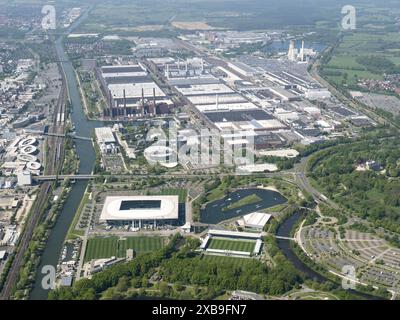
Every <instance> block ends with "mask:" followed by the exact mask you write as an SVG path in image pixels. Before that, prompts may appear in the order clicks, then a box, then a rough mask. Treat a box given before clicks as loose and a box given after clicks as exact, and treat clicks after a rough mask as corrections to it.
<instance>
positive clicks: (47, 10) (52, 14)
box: [42, 5, 57, 30]
mask: <svg viewBox="0 0 400 320" xmlns="http://www.w3.org/2000/svg"><path fill="white" fill-rule="evenodd" d="M42 14H43V15H44V17H43V19H42V28H43V29H44V30H55V29H56V27H57V25H56V8H55V7H54V6H52V5H45V6H43V8H42Z"/></svg>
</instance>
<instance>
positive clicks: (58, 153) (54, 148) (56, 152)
mask: <svg viewBox="0 0 400 320" xmlns="http://www.w3.org/2000/svg"><path fill="white" fill-rule="evenodd" d="M59 68H60V70H61V66H60V65H59ZM66 94H67V90H66V83H65V78H64V76H63V84H62V87H61V90H60V94H59V96H58V100H57V105H56V108H55V109H56V110H55V112H54V118H53V123H52V125H51V126H50V128H49V132H50V133H55V134H62V133H64V130H65V126H64V122H62V123H61V122H60V121H59V118H60V117H58V116H57V115H60V114H63V115H64V117H65V116H66V115H65V111H66V110H65V102H66ZM62 139H63V138H61V137H58V136H48V137H47V138H46V144H47V145H48V146H49V148H48V153H47V154H46V163H45V174H50V175H51V174H56V173H57V172H58V170H59V169H60V166H61V164H62V159H61V158H62V154H63V145H64V143H63V142H62ZM52 186H53V181H51V180H49V181H44V182H43V183H42V184H41V185H40V187H39V192H38V196H37V198H36V200H35V203H34V205H33V207H32V209H31V212H30V214H29V217H28V219H27V221H26V223H25V226H24V228H23V231H22V233H21V237H20V239H19V243H18V247H17V248H16V252H15V255H14V259H13V261H12V264H11V268H10V270H9V271H8V274H7V278H6V281H5V284H4V286H3V289H2V291H1V293H0V300H8V299H10V298H11V296H12V293H13V289H14V287H15V285H16V284H17V281H18V276H19V273H20V270H21V267H22V265H23V261H24V256H25V252H26V250H27V248H28V246H29V243H30V241H31V239H32V236H33V232H34V230H35V228H36V226H37V225H38V223H40V219H41V217H42V214H43V208H45V207H46V206H45V205H46V203H47V201H48V198H49V196H50V194H51V193H50V191H51V188H52Z"/></svg>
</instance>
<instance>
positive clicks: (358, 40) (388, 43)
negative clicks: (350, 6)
mask: <svg viewBox="0 0 400 320" xmlns="http://www.w3.org/2000/svg"><path fill="white" fill-rule="evenodd" d="M398 47H400V36H399V34H398V33H396V32H386V33H384V34H382V33H381V32H376V33H373V32H361V31H360V32H355V33H352V34H348V35H346V36H344V38H343V40H342V42H341V43H340V45H339V46H338V47H337V48H335V50H334V53H333V56H332V58H331V59H330V61H329V62H328V63H326V64H325V65H324V67H323V74H324V77H325V78H326V79H327V80H328V81H330V82H331V83H333V84H336V85H348V86H356V85H357V83H358V80H359V79H375V80H382V79H383V72H374V71H371V70H367V68H366V66H365V65H362V64H360V63H359V62H357V58H360V57H365V56H379V57H384V58H387V59H388V60H390V61H391V62H393V63H394V64H395V65H400V59H399V53H398V51H397V48H398Z"/></svg>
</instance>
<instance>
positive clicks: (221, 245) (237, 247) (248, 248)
mask: <svg viewBox="0 0 400 320" xmlns="http://www.w3.org/2000/svg"><path fill="white" fill-rule="evenodd" d="M254 246H255V242H254V241H245V240H228V239H219V238H212V239H211V241H210V244H209V245H208V248H210V249H219V250H230V251H243V252H253V250H254Z"/></svg>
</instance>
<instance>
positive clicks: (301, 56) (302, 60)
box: [300, 40, 304, 62]
mask: <svg viewBox="0 0 400 320" xmlns="http://www.w3.org/2000/svg"><path fill="white" fill-rule="evenodd" d="M300 60H301V62H304V40H303V41H301V50H300Z"/></svg>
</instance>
